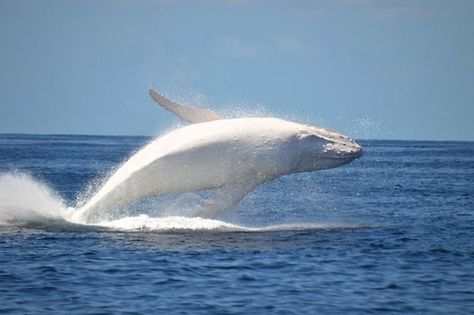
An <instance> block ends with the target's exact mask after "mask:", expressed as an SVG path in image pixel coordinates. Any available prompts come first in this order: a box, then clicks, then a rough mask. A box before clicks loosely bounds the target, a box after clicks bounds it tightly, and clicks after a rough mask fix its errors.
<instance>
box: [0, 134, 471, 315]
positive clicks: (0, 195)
mask: <svg viewBox="0 0 474 315" xmlns="http://www.w3.org/2000/svg"><path fill="white" fill-rule="evenodd" d="M149 140H150V139H149V138H145V137H100V136H68V135H48V136H38V135H0V174H2V175H0V284H1V285H0V313H1V314H39V313H47V314H51V313H53V314H70V313H81V314H111V313H113V314H150V313H152V314H156V313H163V314H382V313H387V314H397V313H405V314H446V313H452V314H472V313H474V143H473V142H422V141H361V144H362V145H363V146H364V149H365V154H364V156H363V157H362V158H361V159H359V160H356V161H354V162H352V163H351V164H348V165H346V166H343V167H340V168H336V169H331V170H325V171H320V172H314V173H304V174H296V175H291V176H287V177H283V178H281V179H279V180H277V181H274V182H271V183H267V184H265V185H262V186H260V187H258V188H257V189H256V190H255V191H253V192H252V193H251V194H250V195H249V196H247V198H246V199H244V200H243V201H242V202H241V204H240V205H239V206H238V208H236V209H233V210H230V211H228V212H226V213H223V214H222V215H221V216H220V217H219V218H217V219H216V220H212V221H206V220H198V219H193V218H187V217H186V216H185V213H184V214H183V209H181V208H183V207H184V208H185V207H188V206H190V205H192V203H193V200H194V198H195V197H196V196H194V195H190V196H185V197H182V196H173V197H172V198H171V199H172V200H169V199H166V200H162V199H158V200H152V201H151V202H149V203H148V204H145V205H138V206H137V205H135V206H134V207H132V208H130V209H128V210H127V209H125V210H123V211H122V212H120V213H119V214H118V216H119V217H118V218H114V219H116V220H115V221H113V222H111V223H110V224H104V225H103V226H91V225H80V224H72V223H68V222H66V221H64V220H62V219H58V218H57V216H56V215H55V213H56V212H60V211H62V212H68V211H73V210H72V209H71V208H72V207H74V206H75V205H76V203H78V202H79V203H80V202H81V200H82V199H84V198H86V196H88V195H89V194H90V192H91V191H93V190H94V189H95V185H97V184H96V183H98V182H100V180H101V179H102V178H104V177H106V176H107V174H109V173H110V172H111V170H113V169H114V168H115V167H117V165H119V164H120V163H122V162H123V161H124V160H126V159H127V157H129V156H130V155H131V154H132V153H133V152H135V151H136V150H138V149H139V148H140V147H141V146H143V145H144V144H145V143H146V142H147V141H149ZM173 198H174V199H173ZM68 207H69V208H68ZM127 211H128V212H127Z"/></svg>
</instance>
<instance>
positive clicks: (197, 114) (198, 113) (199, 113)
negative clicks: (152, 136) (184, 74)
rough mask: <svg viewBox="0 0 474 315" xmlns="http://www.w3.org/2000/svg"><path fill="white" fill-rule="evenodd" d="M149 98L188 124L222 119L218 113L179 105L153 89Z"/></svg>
mask: <svg viewBox="0 0 474 315" xmlns="http://www.w3.org/2000/svg"><path fill="white" fill-rule="evenodd" d="M149 92H150V96H151V98H153V100H155V102H157V103H158V104H159V105H161V106H162V107H164V108H165V109H166V110H168V111H170V112H172V113H174V114H175V115H176V116H178V117H179V118H181V119H182V120H185V121H187V122H190V123H200V122H206V121H211V120H219V119H222V116H221V115H219V114H218V113H216V112H214V111H212V110H210V109H207V108H197V107H191V106H187V105H183V104H179V103H177V102H175V101H172V100H170V99H169V98H166V97H165V96H163V95H162V94H160V93H158V92H157V91H155V90H154V89H150V91H149Z"/></svg>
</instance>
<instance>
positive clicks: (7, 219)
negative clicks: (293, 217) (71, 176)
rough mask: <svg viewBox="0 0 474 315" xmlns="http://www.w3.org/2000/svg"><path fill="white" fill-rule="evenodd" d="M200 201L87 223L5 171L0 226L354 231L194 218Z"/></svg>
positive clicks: (151, 206)
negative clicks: (259, 224)
mask: <svg viewBox="0 0 474 315" xmlns="http://www.w3.org/2000/svg"><path fill="white" fill-rule="evenodd" d="M199 198H200V197H199V196H198V195H196V194H193V195H190V194H186V195H183V196H180V197H178V198H174V199H172V201H170V200H168V201H167V200H155V201H154V202H151V203H148V204H147V205H145V206H144V205H143V204H142V205H141V207H137V205H132V206H131V207H129V208H126V209H124V210H123V213H121V215H122V217H120V218H110V219H104V220H102V221H100V222H97V223H94V224H88V223H85V222H75V221H74V220H72V217H73V214H74V212H75V211H77V210H76V208H73V207H68V206H67V205H66V202H65V201H64V200H63V199H62V198H61V197H60V196H59V194H58V193H56V192H55V191H54V190H53V189H52V188H51V187H49V186H48V185H47V184H46V183H44V182H41V181H39V180H37V179H35V178H33V177H31V176H30V175H28V174H25V173H20V172H14V173H6V174H0V228H1V226H10V227H18V228H24V227H27V228H28V227H32V228H41V229H45V230H57V229H61V230H63V231H103V230H104V229H105V230H112V231H130V232H137V231H139V232H186V231H212V232H269V231H284V230H308V229H333V228H347V227H350V226H348V225H339V224H325V223H323V224H314V223H313V224H312V223H304V224H279V225H270V226H262V227H253V226H243V225H239V224H236V223H231V222H226V221H223V220H217V219H204V218H200V217H193V216H192V213H193V212H192V205H191V204H194V203H195V202H196V201H197V200H198V199H199ZM186 207H189V208H186ZM190 209H191V210H190ZM153 210H155V211H153ZM140 212H146V213H148V214H144V213H140ZM150 214H154V215H156V216H151V215H150Z"/></svg>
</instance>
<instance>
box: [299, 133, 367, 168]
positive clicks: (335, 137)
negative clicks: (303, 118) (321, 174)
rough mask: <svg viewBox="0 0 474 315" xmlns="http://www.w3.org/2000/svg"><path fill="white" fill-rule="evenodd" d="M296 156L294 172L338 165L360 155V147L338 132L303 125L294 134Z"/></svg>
mask: <svg viewBox="0 0 474 315" xmlns="http://www.w3.org/2000/svg"><path fill="white" fill-rule="evenodd" d="M296 138H297V141H296V142H297V150H296V152H297V156H296V162H295V164H294V170H293V171H294V172H308V171H316V170H322V169H328V168H333V167H338V166H341V165H344V164H346V163H349V162H351V161H353V160H355V159H357V158H359V157H360V156H361V155H362V147H361V146H360V145H359V144H357V143H356V142H355V141H354V140H352V139H350V138H349V137H347V136H344V135H342V134H340V133H338V132H335V131H332V130H328V129H324V128H319V127H315V126H303V127H302V128H300V129H299V130H298V132H297V135H296Z"/></svg>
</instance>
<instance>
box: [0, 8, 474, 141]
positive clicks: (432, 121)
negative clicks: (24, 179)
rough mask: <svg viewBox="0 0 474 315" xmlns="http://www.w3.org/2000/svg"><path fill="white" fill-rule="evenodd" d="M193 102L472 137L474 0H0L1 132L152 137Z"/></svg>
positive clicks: (389, 130) (398, 132) (374, 128)
mask: <svg viewBox="0 0 474 315" xmlns="http://www.w3.org/2000/svg"><path fill="white" fill-rule="evenodd" d="M150 86H153V87H155V88H156V89H158V90H160V91H162V92H164V93H165V94H167V95H170V96H173V97H174V98H175V99H178V100H181V101H185V102H188V103H189V104H195V105H204V106H209V107H213V108H214V109H217V110H221V111H224V112H226V113H231V112H232V111H233V110H237V111H241V112H247V113H257V112H258V113H265V114H268V115H275V116H279V117H287V118H291V119H294V120H299V121H303V122H307V123H314V124H319V125H323V126H326V127H330V128H332V129H336V130H340V131H342V132H344V133H347V134H349V135H350V136H353V137H356V138H384V139H387V138H389V139H434V140H446V139H451V140H474V123H473V119H474V1H469V0H466V1H457V0H449V1H448V0H431V1H428V0H409V1H408V0H403V1H402V0H398V1H397V0H332V1H238V0H235V1H151V0H134V1H124V0H94V1H90V0H84V1H64V0H54V1H52V0H43V1H36V0H31V1H24V0H15V1H13V0H0V133H61V134H70V133H76V134H77V133H79V134H111V135H153V134H157V133H160V132H162V131H163V130H165V129H167V128H169V127H170V126H171V125H172V124H173V123H176V119H175V118H174V117H172V116H171V115H170V114H169V113H168V112H166V111H163V110H160V109H159V108H157V107H156V106H154V105H153V102H152V101H151V99H150V98H149V97H148V94H147V90H148V88H149V87H150Z"/></svg>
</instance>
